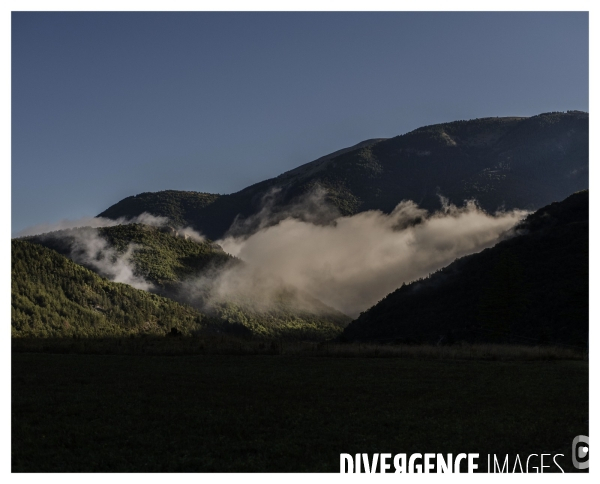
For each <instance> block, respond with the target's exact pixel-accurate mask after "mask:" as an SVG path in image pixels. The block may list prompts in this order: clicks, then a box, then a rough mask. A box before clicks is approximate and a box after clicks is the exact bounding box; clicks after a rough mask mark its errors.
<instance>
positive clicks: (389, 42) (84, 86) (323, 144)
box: [12, 12, 589, 232]
mask: <svg viewBox="0 0 600 484" xmlns="http://www.w3.org/2000/svg"><path fill="white" fill-rule="evenodd" d="M588 54H589V51H588V15H587V13H453V12H451V13H403V12H398V13H203V12H194V13H13V15H12V228H13V232H14V231H18V230H21V229H22V228H24V227H26V226H29V225H33V224H37V223H41V222H53V221H57V220H59V219H62V218H78V217H81V216H86V215H96V214H97V213H99V212H101V211H102V210H104V209H105V208H107V207H108V206H110V205H111V204H113V203H115V202H117V201H119V200H120V199H122V198H124V197H126V196H129V195H134V194H137V193H140V192H144V191H157V190H164V189H178V190H196V191H204V192H213V193H231V192H234V191H237V190H240V189H242V188H244V187H245V186H247V185H250V184H252V183H255V182H258V181H260V180H263V179H266V178H270V177H273V176H276V175H278V174H280V173H282V172H284V171H286V170H289V169H291V168H293V167H295V166H297V165H300V164H302V163H306V162H308V161H311V160H313V159H315V158H318V157H319V156H322V155H324V154H327V153H329V152H331V151H335V150H337V149H340V148H343V147H346V146H349V145H352V144H355V143H357V142H359V141H362V140H364V139H367V138H373V137H391V136H395V135H398V134H402V133H405V132H407V131H410V130H412V129H415V128H417V127H419V126H422V125H426V124H432V123H438V122H445V121H453V120H457V119H471V118H477V117H486V116H510V115H521V116H528V115H535V114H539V113H541V112H547V111H565V110H569V109H578V110H583V111H588Z"/></svg>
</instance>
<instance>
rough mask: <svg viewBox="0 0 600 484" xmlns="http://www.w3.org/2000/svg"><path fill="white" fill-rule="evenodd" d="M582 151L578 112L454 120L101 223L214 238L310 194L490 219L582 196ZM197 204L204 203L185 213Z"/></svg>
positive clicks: (343, 208)
mask: <svg viewBox="0 0 600 484" xmlns="http://www.w3.org/2000/svg"><path fill="white" fill-rule="evenodd" d="M588 144H589V115H588V114H587V113H583V112H578V111H570V112H567V113H545V114H541V115H539V116H533V117H530V118H518V117H512V118H484V119H475V120H470V121H456V122H452V123H443V124H438V125H432V126H425V127H422V128H419V129H416V130H414V131H411V132H410V133H407V134H404V135H402V136H396V137H394V138H390V139H374V140H367V141H365V142H362V143H359V144H358V145H355V146H353V147H351V148H347V149H344V150H340V151H338V152H335V153H332V154H330V155H327V156H324V157H322V158H319V159H318V160H315V161H313V162H311V163H307V164H305V165H302V166H301V167H298V168H296V169H294V170H291V171H288V172H286V173H283V174H282V175H280V176H278V177H276V178H272V179H270V180H265V181H263V182H260V183H257V184H255V185H252V186H250V187H247V188H245V189H243V190H241V191H239V192H237V193H234V194H230V195H222V196H212V197H213V198H211V196H209V195H208V194H199V193H195V192H175V191H166V192H158V193H152V194H151V193H144V194H141V195H138V196H137V197H128V198H126V199H124V200H122V201H120V202H118V203H117V204H115V205H113V206H111V207H110V208H109V209H107V210H105V211H104V212H102V213H101V214H100V216H103V217H108V218H112V219H116V218H119V217H133V216H135V215H139V214H140V213H142V212H143V211H147V212H149V213H152V214H154V215H161V216H167V217H170V218H171V217H176V222H177V223H179V224H182V225H186V224H189V225H191V226H192V227H194V228H196V229H197V230H199V231H201V232H202V233H204V234H206V235H207V236H208V237H209V238H211V239H218V238H220V237H222V236H223V234H225V232H226V231H227V230H228V229H229V228H230V226H231V224H232V223H233V222H234V220H236V217H238V220H239V219H244V218H248V217H250V216H252V215H253V214H256V213H258V212H259V211H260V209H261V208H262V207H263V205H264V200H265V197H267V196H268V197H269V198H270V199H271V201H272V202H273V203H272V207H271V209H272V210H274V211H277V210H278V209H281V208H282V207H285V206H288V205H289V204H291V203H294V202H295V201H298V200H299V199H301V198H302V196H303V195H305V194H306V193H309V192H311V191H312V190H314V189H315V188H316V187H321V188H323V189H325V191H326V193H327V195H326V197H325V199H326V201H327V202H328V203H329V204H331V205H332V206H334V207H336V208H337V209H338V210H339V211H340V212H341V213H342V214H343V215H350V214H354V213H358V212H361V211H365V210H371V209H379V210H383V211H384V212H390V211H391V210H392V209H393V208H394V207H395V206H396V205H397V204H398V203H399V202H400V201H402V200H404V199H410V200H414V201H415V202H417V203H418V204H419V205H421V206H422V207H424V208H427V209H430V210H431V209H435V208H438V207H439V197H438V194H441V195H444V196H445V197H447V198H449V200H450V201H451V202H453V203H455V204H459V205H460V204H462V202H463V200H465V199H472V198H475V199H477V200H478V202H479V203H480V205H481V206H482V207H483V208H484V209H486V210H488V211H492V212H493V211H495V210H497V209H498V208H500V207H504V208H507V209H511V208H525V209H536V208H539V207H541V206H543V205H546V204H548V203H550V202H552V201H554V200H560V199H563V198H564V197H566V196H567V195H568V194H570V193H573V192H574V191H577V190H581V189H586V188H588V184H589V180H588V158H589V150H588ZM197 198H200V199H202V200H205V202H202V203H199V204H197V205H194V203H196V202H194V200H196V199H197ZM209 200H210V201H209ZM184 205H185V207H189V208H185V209H184V208H182V207H183V206H184ZM173 214H175V215H173ZM173 220H175V219H173Z"/></svg>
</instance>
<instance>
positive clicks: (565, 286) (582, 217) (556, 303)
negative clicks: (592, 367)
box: [343, 190, 589, 345]
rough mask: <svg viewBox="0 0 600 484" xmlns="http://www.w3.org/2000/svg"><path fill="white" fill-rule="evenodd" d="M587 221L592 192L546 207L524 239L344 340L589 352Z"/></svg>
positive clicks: (438, 280) (424, 287) (457, 266)
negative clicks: (551, 346) (583, 348)
mask: <svg viewBox="0 0 600 484" xmlns="http://www.w3.org/2000/svg"><path fill="white" fill-rule="evenodd" d="M588 219H589V193H588V191H587V190H586V191H583V192H578V193H575V194H573V195H571V196H570V197H568V198H567V199H565V200H563V201H562V202H558V203H553V204H551V205H548V206H546V207H544V208H542V209H540V210H538V211H537V212H535V213H533V214H531V215H529V216H528V217H527V218H526V219H525V220H524V221H523V222H522V223H520V224H519V225H518V226H517V228H516V231H517V234H519V235H516V236H515V237H513V238H510V239H508V240H505V241H502V242H500V243H498V244H497V245H496V246H494V247H492V248H490V249H486V250H484V251H482V252H480V253H478V254H474V255H471V256H467V257H464V258H462V259H458V260H457V261H455V262H454V263H452V264H450V265H449V266H448V267H446V268H444V269H442V270H440V271H438V272H436V273H435V274H433V275H431V276H430V277H428V278H426V279H423V280H419V281H416V282H413V283H411V284H408V285H403V286H402V287H401V288H399V289H397V290H396V291H394V292H392V293H391V294H389V295H388V296H386V297H385V298H384V299H383V300H382V301H380V302H379V303H378V304H376V305H375V306H373V307H372V308H370V309H369V310H367V311H366V312H364V313H362V314H361V316H360V317H359V318H358V319H357V320H355V321H353V322H352V323H351V324H350V325H349V326H348V327H347V328H346V329H345V331H344V334H343V339H346V340H351V341H379V342H394V341H405V342H411V341H413V342H432V343H436V342H444V341H445V342H452V341H457V340H465V341H486V342H517V343H540V342H552V343H559V344H572V345H585V344H586V342H587V340H588V292H589V287H588V264H589V245H588V235H589V220H588Z"/></svg>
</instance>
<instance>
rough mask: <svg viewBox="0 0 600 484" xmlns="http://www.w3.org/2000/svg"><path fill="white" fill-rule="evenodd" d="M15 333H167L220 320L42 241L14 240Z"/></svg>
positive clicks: (182, 330) (91, 335) (56, 334)
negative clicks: (101, 272)
mask: <svg viewBox="0 0 600 484" xmlns="http://www.w3.org/2000/svg"><path fill="white" fill-rule="evenodd" d="M11 290H12V313H11V324H12V325H11V329H12V335H13V336H42V337H49V336H82V337H100V336H126V335H131V334H133V335H137V334H153V335H165V334H166V333H167V332H169V331H171V328H177V329H178V330H179V331H180V332H182V333H184V334H191V333H192V332H194V331H199V330H202V329H207V328H209V327H211V326H213V325H215V324H217V323H218V322H217V321H214V320H212V319H211V318H208V317H206V316H205V315H203V314H202V313H200V312H199V311H197V310H195V309H193V308H191V307H189V306H185V305H181V304H179V303H177V302H175V301H172V300H170V299H167V298H164V297H160V296H158V295H155V294H151V293H149V292H146V291H140V290H138V289H134V288H133V287H131V286H128V285H127V284H119V283H115V282H110V281H107V280H106V279H103V278H101V277H100V276H98V275H97V274H95V273H93V272H92V271H90V270H88V269H86V268H84V267H82V266H80V265H78V264H75V263H74V262H73V261H71V260H69V259H67V258H66V257H64V256H62V255H60V254H58V253H57V252H55V251H53V250H50V249H48V248H46V247H42V246H40V245H38V244H32V243H30V242H27V241H24V240H13V241H12V287H11Z"/></svg>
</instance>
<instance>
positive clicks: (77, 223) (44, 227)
mask: <svg viewBox="0 0 600 484" xmlns="http://www.w3.org/2000/svg"><path fill="white" fill-rule="evenodd" d="M168 221H169V219H168V218H166V217H157V216H156V215H151V214H149V213H147V212H144V213H142V214H141V215H138V216H137V217H133V218H130V219H128V218H125V217H121V218H118V219H116V220H112V219H109V218H104V217H81V218H78V219H75V220H69V219H62V220H59V221H58V222H54V223H42V224H38V225H32V226H31V227H27V228H25V229H23V230H21V231H20V232H18V233H17V235H16V236H17V237H28V236H31V235H39V234H46V233H48V232H55V231H57V230H66V229H74V228H78V227H93V228H99V227H112V226H113V225H123V224H132V223H139V224H146V225H153V226H156V227H160V226H163V225H166V224H167V223H168Z"/></svg>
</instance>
